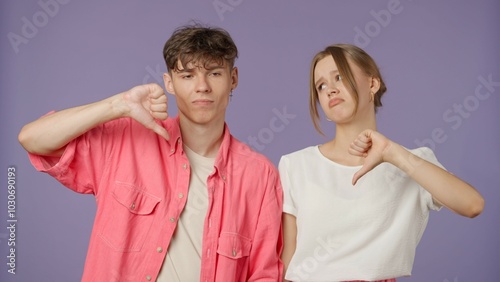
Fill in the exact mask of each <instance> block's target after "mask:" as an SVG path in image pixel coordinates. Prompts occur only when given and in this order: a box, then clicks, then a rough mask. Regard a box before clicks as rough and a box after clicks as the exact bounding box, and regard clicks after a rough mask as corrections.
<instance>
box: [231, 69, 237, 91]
mask: <svg viewBox="0 0 500 282" xmlns="http://www.w3.org/2000/svg"><path fill="white" fill-rule="evenodd" d="M231 79H232V81H231V91H232V90H234V89H236V87H237V86H238V68H237V67H234V68H233V69H232V70H231Z"/></svg>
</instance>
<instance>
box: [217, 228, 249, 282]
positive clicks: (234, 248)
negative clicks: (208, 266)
mask: <svg viewBox="0 0 500 282" xmlns="http://www.w3.org/2000/svg"><path fill="white" fill-rule="evenodd" d="M251 249H252V240H251V239H249V238H246V237H244V236H241V235H239V234H237V233H230V232H222V233H221V234H220V236H219V245H218V247H217V254H218V255H219V258H218V265H217V269H223V270H224V271H223V272H224V273H227V274H228V275H229V276H231V277H226V278H230V279H231V281H246V276H247V273H248V262H249V260H248V256H249V255H250V250H251Z"/></svg>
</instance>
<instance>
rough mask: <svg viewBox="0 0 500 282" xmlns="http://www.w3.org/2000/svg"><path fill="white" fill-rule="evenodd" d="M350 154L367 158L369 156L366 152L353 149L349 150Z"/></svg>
mask: <svg viewBox="0 0 500 282" xmlns="http://www.w3.org/2000/svg"><path fill="white" fill-rule="evenodd" d="M348 152H349V154H351V155H353V156H357V157H366V156H367V155H368V154H367V153H366V151H365V150H355V149H353V148H349V150H348Z"/></svg>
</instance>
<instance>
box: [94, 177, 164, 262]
mask: <svg viewBox="0 0 500 282" xmlns="http://www.w3.org/2000/svg"><path fill="white" fill-rule="evenodd" d="M159 202H160V198H158V197H156V196H154V195H151V194H149V193H147V192H145V191H144V189H139V188H138V187H136V186H135V185H132V184H128V183H123V182H118V181H117V182H115V187H114V189H113V191H112V192H111V197H110V198H109V203H108V204H107V206H106V208H107V209H106V210H105V211H104V214H103V216H105V217H106V220H105V222H104V225H103V227H102V229H101V232H100V233H99V236H100V237H101V238H102V239H103V240H104V241H105V242H106V243H107V244H108V245H109V246H110V247H112V248H113V249H114V250H116V251H121V252H138V251H140V250H141V248H142V246H143V245H144V242H145V240H146V238H147V235H148V233H149V230H150V229H151V225H152V224H153V220H154V215H155V213H154V210H155V207H156V206H157V205H158V203H159Z"/></svg>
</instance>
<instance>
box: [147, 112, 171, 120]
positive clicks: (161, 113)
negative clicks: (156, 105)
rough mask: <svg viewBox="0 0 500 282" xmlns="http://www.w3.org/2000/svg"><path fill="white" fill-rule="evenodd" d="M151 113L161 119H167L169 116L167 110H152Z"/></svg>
mask: <svg viewBox="0 0 500 282" xmlns="http://www.w3.org/2000/svg"><path fill="white" fill-rule="evenodd" d="M151 115H152V116H153V117H154V118H155V119H159V120H166V119H167V118H168V113H167V112H165V111H163V112H151Z"/></svg>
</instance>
